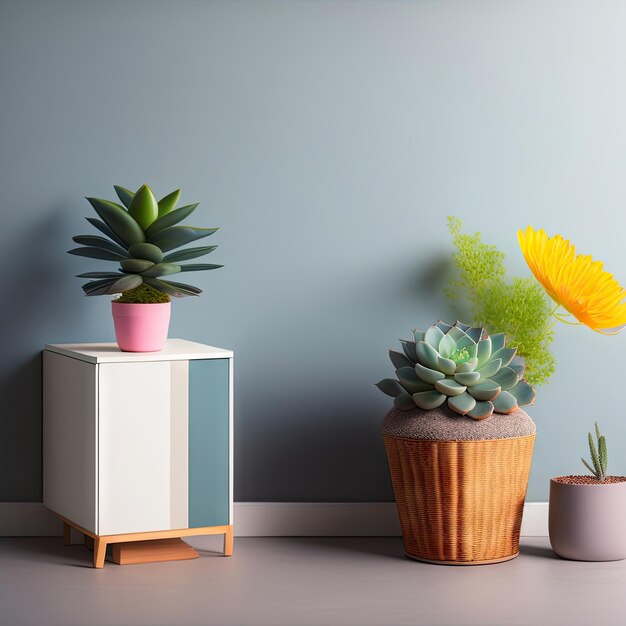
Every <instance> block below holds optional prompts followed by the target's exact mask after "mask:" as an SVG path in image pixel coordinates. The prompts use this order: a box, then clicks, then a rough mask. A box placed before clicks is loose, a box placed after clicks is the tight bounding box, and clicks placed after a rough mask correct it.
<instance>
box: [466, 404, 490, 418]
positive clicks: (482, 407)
mask: <svg viewBox="0 0 626 626" xmlns="http://www.w3.org/2000/svg"><path fill="white" fill-rule="evenodd" d="M466 415H467V417H471V418H472V419H475V420H484V419H485V418H487V417H490V416H491V415H493V404H491V402H476V406H475V407H474V408H473V409H472V410H471V411H468V412H467V413H466Z"/></svg>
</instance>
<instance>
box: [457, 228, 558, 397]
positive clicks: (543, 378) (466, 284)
mask: <svg viewBox="0 0 626 626" xmlns="http://www.w3.org/2000/svg"><path fill="white" fill-rule="evenodd" d="M462 228H463V222H462V220H460V219H459V218H456V217H448V230H449V231H450V234H451V235H452V242H453V243H454V245H455V247H456V252H455V253H454V255H453V256H454V264H455V269H456V272H455V275H454V276H453V277H452V278H451V280H450V283H449V285H448V288H447V289H446V296H447V297H448V298H449V299H450V301H451V302H452V303H453V305H454V307H455V308H456V309H457V313H459V311H463V312H464V313H465V314H466V315H469V316H470V317H471V318H472V319H471V322H472V324H473V325H478V326H484V327H485V328H486V329H487V331H488V332H489V333H490V334H492V333H505V334H506V336H507V338H508V345H510V346H511V347H514V348H517V353H518V355H519V356H521V357H522V358H523V359H524V361H525V362H526V372H525V378H526V380H528V382H529V383H531V384H533V385H543V384H545V383H547V382H548V380H549V379H550V376H552V374H553V373H554V369H555V366H556V361H555V358H554V355H553V354H552V353H551V351H550V345H551V344H552V342H553V340H554V333H553V332H552V330H550V327H549V319H550V313H551V308H550V303H549V301H548V298H547V296H546V294H545V292H544V290H543V288H542V287H541V285H540V284H539V283H538V282H537V281H536V280H534V279H533V278H531V277H528V278H513V279H511V280H509V279H508V278H507V272H506V266H505V264H504V258H505V257H504V253H503V252H501V251H500V250H498V248H497V247H496V246H494V245H491V244H487V243H485V242H483V240H482V236H481V234H480V233H475V234H473V235H470V234H467V233H464V232H463V230H462ZM467 321H470V320H467Z"/></svg>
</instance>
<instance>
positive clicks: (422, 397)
mask: <svg viewBox="0 0 626 626" xmlns="http://www.w3.org/2000/svg"><path fill="white" fill-rule="evenodd" d="M412 398H413V402H414V403H415V405H416V406H418V407H419V408H420V409H424V410H425V411H430V410H431V409H436V408H437V407H440V406H441V405H442V404H443V403H444V402H445V401H446V396H444V395H443V394H442V393H439V392H438V391H435V390H434V389H431V390H430V391H418V392H417V393H414V394H413V395H412Z"/></svg>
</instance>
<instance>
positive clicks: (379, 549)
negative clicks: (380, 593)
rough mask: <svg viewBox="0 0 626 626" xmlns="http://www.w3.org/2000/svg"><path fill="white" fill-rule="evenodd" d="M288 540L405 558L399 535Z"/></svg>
mask: <svg viewBox="0 0 626 626" xmlns="http://www.w3.org/2000/svg"><path fill="white" fill-rule="evenodd" d="M284 539H286V540H288V541H290V542H298V543H302V544H303V545H304V544H306V545H307V546H308V547H309V549H310V548H311V547H315V548H320V549H325V548H329V549H331V550H333V551H338V550H342V551H344V552H358V553H361V554H368V555H374V556H381V557H387V558H393V559H402V560H406V556H405V554H404V547H403V546H402V539H400V538H399V537H289V538H284Z"/></svg>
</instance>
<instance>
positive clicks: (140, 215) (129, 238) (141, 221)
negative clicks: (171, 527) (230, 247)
mask: <svg viewBox="0 0 626 626" xmlns="http://www.w3.org/2000/svg"><path fill="white" fill-rule="evenodd" d="M114 187H115V191H116V193H117V195H118V197H119V199H120V201H121V202H122V204H123V206H122V205H120V204H117V203H116V202H111V201H109V200H102V199H100V198H87V200H88V201H89V203H90V204H91V206H92V207H93V208H94V210H95V211H96V213H97V214H98V217H99V218H100V219H96V218H92V217H88V218H86V219H87V221H88V222H89V223H90V224H91V225H92V226H94V227H95V228H97V229H98V230H99V231H100V232H101V233H102V234H104V235H105V236H106V238H105V237H100V236H95V235H77V236H76V237H73V240H74V242H75V243H77V244H80V247H79V248H74V249H73V250H69V251H68V252H69V254H75V255H77V256H82V257H87V258H90V259H99V260H102V261H112V262H114V263H119V265H120V267H119V269H118V271H117V272H112V271H109V272H87V273H85V274H79V275H78V278H89V279H92V280H90V281H89V282H88V283H85V284H84V285H83V291H84V292H85V294H86V295H88V296H101V295H105V294H116V293H123V292H126V291H128V290H130V289H134V288H135V287H138V286H139V285H142V284H146V285H148V286H150V287H153V288H154V289H157V290H158V291H161V292H163V293H165V294H167V295H169V296H174V297H177V298H180V297H183V296H197V295H198V294H200V293H202V290H201V289H198V287H194V286H193V285H187V284H185V283H178V282H174V281H171V280H164V279H163V276H170V275H172V274H178V273H179V272H197V271H202V270H214V269H217V268H219V267H223V266H222V265H215V264H212V263H188V264H181V261H189V260H191V259H196V258H198V257H201V256H204V255H206V254H209V253H210V252H213V250H215V248H217V246H202V247H195V248H186V249H184V250H178V251H176V252H173V251H174V250H176V248H180V247H181V246H185V245H187V244H189V243H192V242H194V241H197V240H198V239H202V238H203V237H208V236H209V235H212V234H213V233H214V232H216V231H217V230H218V229H217V228H197V227H195V226H179V225H178V224H179V223H180V222H182V221H183V220H184V219H185V218H187V217H189V215H191V213H192V212H193V211H194V210H195V208H196V207H197V206H198V205H197V204H188V205H185V206H182V207H179V208H176V205H177V204H178V200H179V198H180V189H177V190H176V191H173V192H172V193H169V194H168V195H166V196H165V197H164V198H162V199H161V200H159V201H158V202H157V200H156V198H155V197H154V194H153V193H152V191H151V190H150V188H149V187H148V185H142V186H141V187H140V188H139V189H138V190H137V191H136V192H135V193H133V192H132V191H130V190H128V189H125V188H124V187H120V186H119V185H115V186H114Z"/></svg>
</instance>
